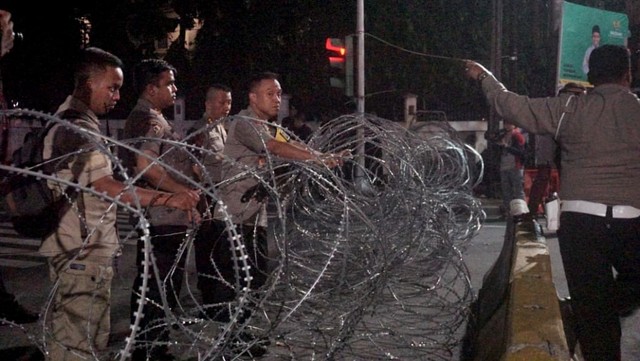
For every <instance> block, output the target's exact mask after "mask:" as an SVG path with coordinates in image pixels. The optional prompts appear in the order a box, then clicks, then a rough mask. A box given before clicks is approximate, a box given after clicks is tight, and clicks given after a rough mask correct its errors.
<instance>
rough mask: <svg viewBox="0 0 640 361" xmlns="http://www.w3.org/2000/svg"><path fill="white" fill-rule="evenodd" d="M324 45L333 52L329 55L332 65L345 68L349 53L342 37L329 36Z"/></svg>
mask: <svg viewBox="0 0 640 361" xmlns="http://www.w3.org/2000/svg"><path fill="white" fill-rule="evenodd" d="M324 47H325V49H327V50H329V51H330V52H331V54H330V55H329V64H330V65H331V67H332V68H340V69H344V59H345V55H346V54H347V48H346V47H345V46H344V43H343V41H342V39H339V38H327V41H326V42H325V45H324Z"/></svg>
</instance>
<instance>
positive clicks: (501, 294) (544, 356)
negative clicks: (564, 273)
mask: <svg viewBox="0 0 640 361" xmlns="http://www.w3.org/2000/svg"><path fill="white" fill-rule="evenodd" d="M463 349H464V351H463V357H462V360H473V361H547V360H549V361H552V360H562V361H565V360H575V359H572V358H571V355H570V352H569V347H568V345H567V340H566V337H565V333H564V326H563V321H562V315H561V312H560V304H559V300H558V296H557V292H556V289H555V286H554V284H553V277H552V272H551V258H550V256H549V250H548V248H547V245H546V241H545V239H544V237H543V236H542V232H540V231H539V230H538V225H537V223H536V222H535V221H533V220H530V219H527V220H524V221H521V222H518V223H514V222H513V221H511V220H510V221H509V222H508V224H507V231H506V234H505V243H504V245H503V248H502V251H501V254H500V256H499V257H498V259H497V260H496V262H495V264H494V265H493V267H492V268H491V270H489V272H487V274H486V275H485V278H484V282H483V285H482V289H481V290H480V292H479V294H478V299H477V300H476V302H474V305H473V306H472V315H471V317H470V320H469V323H468V327H467V335H466V338H465V344H464V345H463Z"/></svg>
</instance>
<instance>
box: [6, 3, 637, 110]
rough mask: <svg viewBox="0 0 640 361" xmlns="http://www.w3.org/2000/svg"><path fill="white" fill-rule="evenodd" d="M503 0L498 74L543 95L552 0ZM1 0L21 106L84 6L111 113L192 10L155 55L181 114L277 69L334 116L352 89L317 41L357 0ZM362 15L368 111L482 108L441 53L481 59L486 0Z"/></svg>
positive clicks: (50, 95)
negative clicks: (182, 103) (414, 105)
mask: <svg viewBox="0 0 640 361" xmlns="http://www.w3.org/2000/svg"><path fill="white" fill-rule="evenodd" d="M503 2H504V9H503V13H504V20H503V38H502V47H503V54H505V56H509V55H513V54H517V60H516V61H509V60H504V61H503V70H502V73H501V74H499V75H500V77H501V78H502V80H503V81H504V82H505V83H506V84H507V86H508V87H509V88H510V89H513V90H515V91H517V92H520V93H524V94H528V95H531V96H547V95H551V94H552V93H553V89H554V79H555V66H556V56H557V54H556V47H557V32H556V31H555V30H554V29H553V24H552V20H553V19H552V7H553V3H554V2H555V3H557V1H555V0H539V1H528V0H505V1H503ZM573 2H574V3H578V4H583V5H587V6H594V7H600V8H603V9H606V10H610V11H618V12H625V11H629V9H631V8H633V7H634V4H633V3H634V2H633V1H628V0H627V1H624V0H608V1H606V2H605V1H577V0H576V1H573ZM3 3H4V4H2V5H0V7H4V8H6V9H8V10H10V11H12V13H13V16H14V18H13V19H14V22H15V28H16V31H19V32H21V33H22V34H23V35H24V39H23V40H22V41H20V42H19V43H18V44H16V46H15V48H14V51H12V53H11V54H9V56H7V57H5V59H3V61H2V75H3V82H4V84H5V86H4V91H5V95H6V97H7V98H8V99H10V100H11V101H12V102H13V103H14V104H17V105H18V106H20V107H24V108H29V109H37V110H44V111H50V112H51V111H54V110H55V107H56V106H57V105H58V104H59V103H61V102H62V101H63V100H64V98H65V97H66V95H67V94H69V92H70V91H71V89H72V85H73V84H72V77H71V72H72V69H73V62H74V59H75V55H76V54H77V51H78V50H79V49H80V47H81V38H80V35H79V34H80V33H79V28H80V25H79V22H78V21H77V20H76V19H77V18H78V17H81V16H87V17H88V18H89V19H90V21H91V24H92V29H91V35H90V44H89V45H90V46H97V47H101V48H103V49H105V50H109V51H111V52H113V53H114V54H116V55H118V56H120V57H121V58H122V59H123V61H124V62H125V66H126V67H125V87H124V89H123V91H122V101H121V102H120V104H119V105H118V107H117V108H116V109H115V110H114V112H113V113H112V114H110V117H113V118H124V117H126V115H127V113H128V110H129V109H131V107H132V106H133V104H134V103H135V100H136V95H135V94H133V90H132V84H131V82H130V81H129V80H130V79H131V74H130V70H131V69H132V68H133V65H134V64H135V63H136V62H137V61H139V60H140V59H143V58H145V57H151V56H154V55H153V46H152V45H153V40H156V39H160V38H162V37H163V36H164V34H165V33H166V32H167V31H170V30H172V29H174V28H175V26H176V25H177V24H178V23H179V24H180V25H181V29H182V30H183V32H184V29H187V28H190V27H192V26H193V24H194V22H193V19H194V18H196V17H198V18H201V19H204V26H203V28H202V29H201V30H200V32H199V33H198V37H197V39H196V44H197V45H196V50H195V51H194V52H193V53H188V52H186V51H185V50H183V46H182V44H180V42H179V41H178V42H176V43H174V44H173V46H172V48H171V49H170V50H169V52H168V53H167V55H166V56H165V59H166V60H168V61H169V62H170V63H172V64H173V65H174V66H176V68H177V69H178V87H179V93H180V94H181V96H184V97H185V100H186V112H187V119H196V118H198V117H200V115H201V112H202V101H203V96H204V92H205V91H206V88H207V87H208V85H210V84H211V83H214V82H221V83H225V84H227V85H229V86H231V87H232V88H233V95H234V109H233V110H232V112H233V113H235V112H236V111H238V110H239V109H241V108H242V107H245V106H246V90H245V89H246V88H245V84H246V82H247V80H248V77H249V76H250V75H251V74H252V73H254V72H258V71H265V70H268V71H274V72H277V73H279V74H280V75H281V79H282V84H283V88H284V91H285V93H288V94H291V95H292V96H293V97H294V101H295V102H296V103H298V104H300V105H301V106H302V107H304V108H305V109H307V110H308V111H310V112H313V113H316V114H320V113H325V114H330V115H335V114H337V113H342V112H350V111H352V110H353V109H354V102H353V100H352V99H350V98H348V97H346V96H344V94H343V93H342V92H341V91H340V90H339V89H336V88H331V87H330V86H329V81H328V78H329V71H330V68H329V65H328V61H327V54H326V51H325V49H324V41H325V39H326V38H327V37H339V38H341V37H344V36H346V35H349V34H353V33H354V32H355V29H356V1H345V0H325V1H316V0H299V1H294V0H272V1H264V0H182V1H178V0H176V1H167V0H137V1H136V0H111V1H103V0H101V1H98V0H86V1H81V0H76V1H61V2H56V3H55V4H52V5H51V6H55V8H54V9H53V10H51V9H46V10H45V9H43V7H42V6H41V5H40V4H39V3H38V2H36V1H31V0H28V1H25V0H23V1H13V0H8V1H6V2H3ZM168 7H171V8H173V9H174V10H175V12H176V13H177V14H178V15H179V16H180V18H179V19H167V18H166V16H164V13H163V9H166V8H168ZM635 7H637V5H635ZM365 14H366V16H365V32H366V33H367V34H371V35H373V36H366V37H365V44H366V52H365V54H366V58H365V64H366V71H365V72H366V77H365V79H366V94H367V95H366V98H365V99H366V107H365V110H366V111H367V112H371V113H377V114H378V115H381V116H384V117H386V118H389V119H396V120H400V119H401V118H402V114H403V100H402V99H403V97H404V95H405V94H407V93H412V94H415V95H417V96H418V99H419V108H420V109H425V110H444V111H446V112H447V113H448V114H449V115H450V118H453V119H479V118H482V117H486V115H487V112H488V110H487V107H486V104H485V102H484V100H483V99H482V97H481V95H480V94H479V92H478V89H477V87H476V86H475V84H472V83H470V82H469V81H467V80H466V79H464V78H463V77H462V76H461V70H460V68H461V62H460V61H458V60H452V59H448V58H455V59H464V58H468V59H475V60H478V61H480V62H481V63H483V64H485V65H487V66H488V65H489V61H490V56H491V29H492V21H493V12H492V9H491V1H488V0H477V1H474V0H430V1H424V0H406V1H391V0H377V1H366V2H365ZM632 30H633V26H632ZM379 39H383V40H384V42H383V41H380V40H379ZM389 44H392V45H393V46H391V45H389Z"/></svg>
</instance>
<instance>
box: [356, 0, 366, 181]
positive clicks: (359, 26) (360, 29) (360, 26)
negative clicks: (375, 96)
mask: <svg viewBox="0 0 640 361" xmlns="http://www.w3.org/2000/svg"><path fill="white" fill-rule="evenodd" d="M357 1H358V5H357V13H358V15H357V21H356V35H357V36H358V55H357V57H356V58H357V59H358V66H357V68H358V82H357V83H358V91H357V92H356V105H357V109H356V110H357V114H358V115H359V116H360V117H364V0H357ZM357 137H358V148H357V150H356V155H357V159H358V164H359V166H358V167H356V172H355V173H356V174H355V180H356V184H360V183H361V182H363V169H364V166H365V163H364V129H363V128H362V127H358V130H357Z"/></svg>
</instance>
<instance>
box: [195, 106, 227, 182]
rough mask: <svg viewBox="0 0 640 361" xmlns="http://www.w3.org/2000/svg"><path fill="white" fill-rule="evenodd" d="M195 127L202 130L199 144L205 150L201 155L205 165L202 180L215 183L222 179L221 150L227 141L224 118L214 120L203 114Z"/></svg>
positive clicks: (222, 157) (222, 155) (222, 156)
mask: <svg viewBox="0 0 640 361" xmlns="http://www.w3.org/2000/svg"><path fill="white" fill-rule="evenodd" d="M196 128H197V129H201V130H200V131H202V132H203V133H201V135H202V137H201V139H202V144H199V145H200V146H201V147H202V148H204V149H205V150H206V152H205V153H204V155H203V157H202V164H203V165H204V167H205V172H202V174H203V182H204V183H205V184H217V183H218V182H220V181H221V180H222V163H223V160H224V153H223V151H224V144H225V143H226V141H227V130H226V129H225V128H224V119H218V120H215V121H214V120H212V119H211V118H209V117H208V116H207V115H206V114H205V115H204V116H203V117H202V119H200V120H199V121H198V123H197V124H196ZM203 128H204V130H202V129H203Z"/></svg>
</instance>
